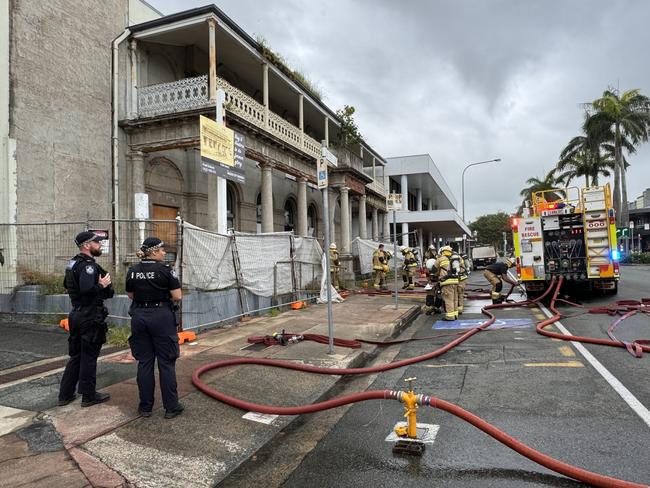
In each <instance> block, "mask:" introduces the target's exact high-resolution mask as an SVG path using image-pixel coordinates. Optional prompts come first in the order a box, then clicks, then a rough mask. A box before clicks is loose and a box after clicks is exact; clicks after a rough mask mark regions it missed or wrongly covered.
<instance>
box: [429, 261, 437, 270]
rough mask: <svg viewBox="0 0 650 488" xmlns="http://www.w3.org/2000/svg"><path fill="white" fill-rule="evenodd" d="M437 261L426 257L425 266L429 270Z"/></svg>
mask: <svg viewBox="0 0 650 488" xmlns="http://www.w3.org/2000/svg"><path fill="white" fill-rule="evenodd" d="M436 264H438V263H437V261H436V260H435V259H427V263H426V267H427V269H428V270H429V271H432V270H433V268H435V267H436Z"/></svg>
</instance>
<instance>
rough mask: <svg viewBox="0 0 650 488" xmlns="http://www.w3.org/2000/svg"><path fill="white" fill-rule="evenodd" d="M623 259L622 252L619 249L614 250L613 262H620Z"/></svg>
mask: <svg viewBox="0 0 650 488" xmlns="http://www.w3.org/2000/svg"><path fill="white" fill-rule="evenodd" d="M619 259H621V251H619V250H618V249H612V260H614V261H618V260H619Z"/></svg>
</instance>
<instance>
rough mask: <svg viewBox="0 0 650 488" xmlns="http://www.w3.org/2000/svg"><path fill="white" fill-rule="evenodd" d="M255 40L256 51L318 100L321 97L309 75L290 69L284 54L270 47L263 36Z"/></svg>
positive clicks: (321, 94)
mask: <svg viewBox="0 0 650 488" xmlns="http://www.w3.org/2000/svg"><path fill="white" fill-rule="evenodd" d="M255 40H256V41H257V44H258V51H259V52H260V54H261V55H262V56H264V57H265V58H266V59H268V60H269V61H270V62H271V63H273V64H274V65H275V66H277V67H278V68H279V69H280V71H282V72H283V73H284V74H285V75H287V76H288V77H289V78H291V79H292V80H293V81H295V82H297V83H299V84H300V85H302V86H303V87H304V88H305V89H306V90H307V91H308V92H309V93H311V94H312V95H313V96H314V97H315V98H316V99H318V100H322V99H323V93H322V92H321V90H320V89H319V88H318V87H317V86H316V83H314V82H313V81H312V80H310V79H309V77H308V76H307V75H306V74H305V73H303V72H301V71H300V70H296V69H292V68H291V67H289V63H288V62H287V60H286V59H285V58H284V56H282V55H281V54H280V53H278V52H276V51H274V50H273V49H271V47H270V46H269V43H268V41H267V40H266V39H265V38H264V37H263V36H257V37H256V38H255Z"/></svg>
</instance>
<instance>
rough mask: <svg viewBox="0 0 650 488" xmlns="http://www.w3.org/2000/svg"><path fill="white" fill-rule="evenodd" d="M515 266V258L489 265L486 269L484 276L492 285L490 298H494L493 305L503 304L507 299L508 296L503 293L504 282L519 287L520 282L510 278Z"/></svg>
mask: <svg viewBox="0 0 650 488" xmlns="http://www.w3.org/2000/svg"><path fill="white" fill-rule="evenodd" d="M514 265H515V258H506V261H505V263H504V262H497V263H492V264H488V265H487V266H486V267H485V271H484V272H483V276H485V279H486V280H488V281H489V282H490V285H492V290H491V293H490V296H491V297H492V303H495V304H496V303H503V302H504V300H505V299H506V296H505V295H503V294H502V293H501V292H502V290H503V282H504V281H505V282H507V283H510V284H511V285H514V286H517V285H518V284H519V281H517V280H514V279H512V278H510V277H509V276H508V270H509V269H510V268H512V267H513V266H514Z"/></svg>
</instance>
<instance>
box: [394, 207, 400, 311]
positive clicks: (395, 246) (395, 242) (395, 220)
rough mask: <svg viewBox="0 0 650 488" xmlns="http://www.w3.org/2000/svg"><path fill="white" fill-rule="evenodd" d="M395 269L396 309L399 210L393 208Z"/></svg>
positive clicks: (396, 306) (396, 293)
mask: <svg viewBox="0 0 650 488" xmlns="http://www.w3.org/2000/svg"><path fill="white" fill-rule="evenodd" d="M393 270H394V273H395V310H397V308H398V305H397V298H398V297H397V295H398V294H399V291H398V289H399V285H398V283H397V210H395V209H394V208H393Z"/></svg>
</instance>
